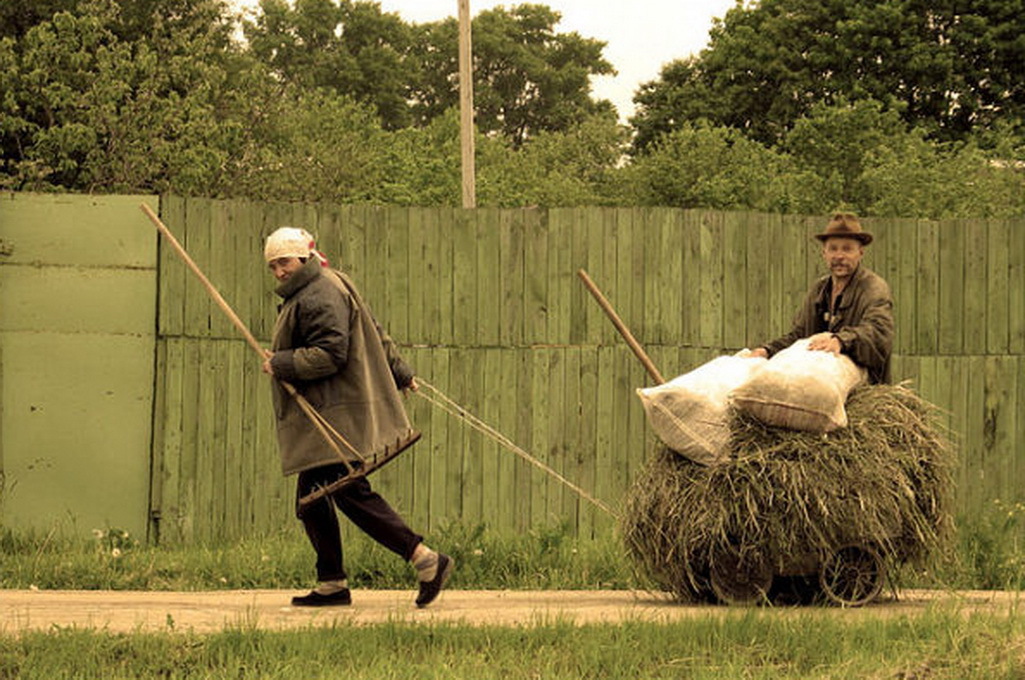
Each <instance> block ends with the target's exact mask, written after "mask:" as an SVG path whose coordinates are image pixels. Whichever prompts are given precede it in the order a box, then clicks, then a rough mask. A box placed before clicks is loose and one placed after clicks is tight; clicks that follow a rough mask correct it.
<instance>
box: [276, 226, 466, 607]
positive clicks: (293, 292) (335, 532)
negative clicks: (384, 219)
mask: <svg viewBox="0 0 1025 680" xmlns="http://www.w3.org/2000/svg"><path fill="white" fill-rule="evenodd" d="M264 257H265V259H266V261H267V265H268V267H270V270H271V273H272V274H273V275H274V277H275V278H276V279H277V280H278V287H277V289H276V291H275V292H276V293H277V294H278V295H279V296H281V298H282V299H283V302H282V304H281V306H280V308H279V313H278V318H277V321H276V323H275V325H274V339H273V343H272V351H269V352H267V355H266V356H267V358H266V360H265V361H264V364H263V371H264V372H265V373H268V374H270V375H272V376H274V377H275V378H278V379H280V380H281V381H285V382H288V383H290V384H292V386H293V387H294V388H295V389H296V391H297V392H298V393H299V394H301V395H302V396H303V397H305V398H306V400H307V401H309V403H310V404H311V405H312V406H313V408H315V409H316V410H317V412H318V413H319V414H320V416H322V417H323V418H324V419H325V420H326V421H327V422H328V423H329V424H330V425H331V427H332V428H334V430H336V431H337V432H338V433H339V434H340V435H342V437H344V439H345V441H346V442H347V444H348V445H350V446H352V448H353V449H355V450H356V451H359V452H360V454H361V455H367V454H371V453H375V452H377V451H378V450H379V449H380V448H381V447H383V446H385V445H386V444H393V445H394V443H395V442H396V441H399V440H402V438H404V437H408V436H409V435H410V433H412V428H411V427H410V424H409V420H408V418H407V416H406V412H405V409H404V408H403V405H402V399H401V396H400V394H399V390H403V391H404V390H416V380H415V378H414V376H413V371H412V370H411V369H410V368H409V366H407V365H406V364H405V362H403V361H402V359H401V358H399V356H398V354H397V353H396V352H395V348H394V345H393V343H392V341H391V338H389V337H388V335H387V334H386V333H385V332H384V331H383V330H382V329H381V327H380V326H379V325H378V324H377V322H376V321H375V320H374V318H373V316H372V315H371V314H370V310H369V309H368V308H367V306H366V305H365V304H364V302H363V300H362V298H361V297H360V295H359V292H358V291H357V290H356V289H355V287H354V286H353V284H352V282H351V281H350V280H349V279H348V277H346V276H345V275H344V274H342V273H341V272H339V271H336V270H333V269H330V268H329V267H328V264H327V260H326V259H324V258H323V256H322V255H321V254H320V253H319V252H317V251H316V250H315V246H314V243H313V238H312V237H311V236H310V234H309V233H307V232H306V231H304V230H302V229H296V228H292V227H282V228H280V229H278V230H277V231H275V232H274V233H273V234H271V235H270V236H269V237H268V238H267V242H266V246H265V248H264ZM274 411H275V416H276V418H277V430H278V444H279V448H280V452H281V462H282V469H283V471H284V473H285V474H286V475H288V474H298V476H299V477H298V484H297V489H296V494H297V495H296V514H297V516H298V517H299V519H300V521H302V523H303V527H304V528H305V530H306V535H307V537H308V538H309V540H310V543H311V544H312V546H313V549H314V551H315V552H316V555H317V582H318V583H317V586H316V587H315V588H314V589H313V590H312V592H310V593H309V594H308V595H304V596H300V597H294V598H292V604H293V605H295V606H306V607H310V606H324V605H347V604H351V602H352V599H351V594H350V591H349V583H348V580H347V577H346V573H345V569H344V567H343V563H342V540H341V534H340V531H339V526H338V516H337V514H336V513H335V507H337V508H338V509H339V510H341V511H342V512H343V513H344V514H345V515H346V516H347V517H348V518H349V519H350V520H352V522H353V523H354V524H356V526H358V527H359V528H360V529H361V530H363V531H364V532H365V533H367V534H368V535H369V536H370V537H372V538H373V539H374V540H376V541H377V542H379V543H380V544H381V545H383V546H384V547H386V548H388V549H389V550H391V551H392V552H394V553H396V554H397V555H399V556H400V557H402V558H403V559H404V560H406V561H408V562H411V563H412V564H413V566H414V567H415V569H416V574H417V579H418V580H419V583H420V591H419V594H418V595H417V598H416V605H417V606H418V607H426V606H427V605H428V604H430V603H431V602H432V601H433V600H434V599H435V598H436V597H437V596H438V593H439V592H440V591H441V589H442V587H443V586H444V585H445V582H446V580H447V579H448V577H449V574H450V573H451V571H452V566H453V562H452V560H451V558H449V557H448V556H447V555H444V554H442V553H438V552H435V551H433V550H431V549H430V548H428V547H427V546H426V545H425V544H424V542H423V538H422V537H421V536H420V535H418V534H416V533H415V532H413V530H412V529H410V528H409V527H408V526H407V525H406V523H405V521H404V520H403V519H402V517H400V516H399V514H398V513H397V512H395V510H393V509H392V507H391V506H390V505H389V504H388V503H387V501H385V500H384V499H383V498H382V497H381V496H380V495H379V494H377V493H376V492H374V491H373V490H372V489H371V487H370V482H369V481H368V480H367V478H366V477H365V476H360V477H358V478H357V479H356V480H355V481H352V482H351V483H349V484H347V485H345V486H343V487H341V488H340V489H337V490H335V491H333V492H331V493H330V494H328V495H327V496H325V497H323V498H320V499H318V500H316V501H313V502H312V503H309V504H306V505H300V504H299V502H298V499H300V498H303V497H305V496H307V495H309V494H311V493H313V492H314V491H316V490H317V489H323V488H324V487H327V486H328V485H330V484H331V483H332V482H335V481H337V480H338V479H340V478H342V477H344V476H346V474H347V473H348V472H349V468H348V467H347V466H346V465H345V463H343V462H341V461H340V460H339V457H338V452H337V451H336V450H334V449H332V447H331V446H329V445H328V443H327V441H326V440H325V439H324V437H323V435H322V434H321V433H320V432H319V431H318V429H317V428H316V427H315V426H314V425H313V423H312V422H311V420H310V419H309V417H308V416H307V414H305V413H304V412H303V411H302V410H301V408H300V407H299V404H298V402H297V401H296V399H294V398H293V397H291V396H290V395H289V394H288V393H287V392H286V391H285V389H284V387H283V386H282V384H281V383H280V382H279V381H278V380H275V381H274ZM343 453H344V454H345V455H347V456H351V457H350V458H349V465H352V466H356V467H358V466H359V464H360V463H359V459H358V458H357V457H356V456H355V455H352V454H349V453H348V452H344V451H343Z"/></svg>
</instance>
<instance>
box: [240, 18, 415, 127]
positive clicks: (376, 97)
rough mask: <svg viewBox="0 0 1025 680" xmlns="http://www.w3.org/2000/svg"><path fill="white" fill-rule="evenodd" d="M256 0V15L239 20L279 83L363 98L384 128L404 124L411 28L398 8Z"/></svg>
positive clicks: (412, 37) (255, 51) (409, 87)
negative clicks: (258, 9)
mask: <svg viewBox="0 0 1025 680" xmlns="http://www.w3.org/2000/svg"><path fill="white" fill-rule="evenodd" d="M260 6H261V9H262V12H261V13H260V14H258V15H257V17H256V20H255V21H247V22H245V26H244V31H245V36H246V38H247V40H248V41H249V45H250V47H251V49H252V52H253V54H254V55H255V56H256V58H257V59H259V60H260V61H261V62H262V63H264V64H266V65H267V66H268V67H269V68H270V70H271V71H272V72H273V73H274V74H275V75H276V76H278V77H279V78H280V79H281V80H282V81H283V82H285V83H288V84H291V85H294V86H296V87H297V88H300V89H303V90H307V91H314V90H317V89H321V88H323V89H327V90H330V91H332V92H333V93H335V94H336V95H338V96H345V97H351V98H353V99H356V100H358V101H361V102H365V103H367V104H369V105H370V106H371V107H372V108H373V109H374V110H376V112H377V114H378V116H379V118H380V123H381V125H382V127H384V128H385V129H388V130H394V129H399V128H403V127H406V126H407V125H409V123H410V122H411V119H412V118H411V113H410V110H409V107H408V105H407V101H408V100H409V98H410V96H411V91H412V88H413V85H414V83H415V82H416V81H417V77H416V72H415V65H414V62H413V61H412V60H411V59H410V58H409V52H410V49H411V46H412V45H413V44H414V42H415V31H414V29H413V27H411V26H409V25H407V24H405V23H404V22H403V21H402V20H401V19H400V18H399V16H398V15H397V14H393V13H390V14H385V13H383V12H382V11H381V7H380V5H379V4H377V3H375V2H360V1H356V2H351V1H350V0H342V1H341V2H339V3H338V4H335V2H334V1H333V0H297V1H296V2H295V3H293V4H289V3H287V2H285V0H262V2H261V5H260Z"/></svg>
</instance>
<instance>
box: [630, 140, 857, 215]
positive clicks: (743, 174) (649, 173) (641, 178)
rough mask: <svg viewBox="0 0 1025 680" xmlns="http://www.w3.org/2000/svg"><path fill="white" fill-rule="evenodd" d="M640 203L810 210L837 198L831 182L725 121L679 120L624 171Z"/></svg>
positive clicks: (818, 209) (828, 206)
mask: <svg viewBox="0 0 1025 680" xmlns="http://www.w3.org/2000/svg"><path fill="white" fill-rule="evenodd" d="M627 177H628V178H629V183H630V184H631V186H632V193H633V196H634V200H635V202H637V203H640V204H641V205H656V206H673V207H679V208H713V209H717V210H762V211H766V212H790V213H809V214H810V213H816V212H823V211H826V210H829V209H831V208H832V207H834V206H836V205H837V202H838V200H839V187H838V186H837V182H836V181H835V180H833V179H831V178H829V177H826V178H823V177H820V176H819V175H816V174H815V173H813V172H811V171H809V170H806V169H804V168H801V167H800V166H799V165H798V164H796V163H794V162H793V160H792V159H791V158H789V157H788V156H787V155H786V154H783V153H780V152H778V151H776V150H773V149H770V148H767V147H765V146H763V145H761V144H759V143H758V142H755V141H752V140H750V139H748V138H746V137H745V136H744V135H743V134H741V133H740V132H739V131H737V130H734V129H731V128H725V127H710V126H708V125H691V124H685V125H684V126H683V127H682V128H681V129H679V130H675V131H673V132H671V133H669V134H667V135H664V136H662V137H661V138H659V140H658V141H657V143H655V144H654V145H653V147H652V148H651V149H649V151H648V152H647V153H645V154H644V155H643V156H640V157H638V158H636V159H635V160H634V163H633V165H632V166H631V167H630V168H629V170H628V172H627Z"/></svg>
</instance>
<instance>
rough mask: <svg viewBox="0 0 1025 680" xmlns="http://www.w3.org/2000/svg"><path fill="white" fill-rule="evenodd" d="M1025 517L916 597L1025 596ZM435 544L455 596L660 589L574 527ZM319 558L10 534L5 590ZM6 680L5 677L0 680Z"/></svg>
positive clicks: (219, 575) (483, 532) (404, 583)
mask: <svg viewBox="0 0 1025 680" xmlns="http://www.w3.org/2000/svg"><path fill="white" fill-rule="evenodd" d="M1023 520H1025V505H1023V504H1020V503H1019V504H1015V505H1010V504H1006V503H1003V502H1000V501H995V502H994V503H992V504H991V506H990V508H989V509H988V511H987V512H985V513H982V514H981V515H980V516H977V517H976V518H975V519H973V520H970V521H969V520H964V519H960V520H958V522H957V527H958V529H957V533H956V541H955V546H954V549H953V552H952V554H951V555H949V556H948V558H947V559H945V560H938V561H937V564H938V566H937V567H936V568H934V569H932V570H930V571H920V572H917V573H908V574H905V575H903V577H902V578H901V580H900V582H901V583H902V584H903V585H906V586H909V587H925V588H947V587H949V588H959V589H966V588H967V589H1010V590H1017V589H1022V588H1025V550H1023V548H1025V545H1023V543H1022V530H1023V528H1025V527H1023V524H1025V522H1023ZM343 527H345V529H344V534H345V537H344V545H345V564H346V568H347V570H348V572H349V579H350V583H351V585H353V586H354V587H357V588H407V587H409V586H410V584H411V583H412V578H413V577H412V571H411V569H410V567H409V565H407V564H405V563H403V562H402V560H400V559H399V558H397V557H396V556H395V555H393V554H392V553H390V552H388V551H387V550H385V549H383V548H381V547H380V546H378V545H377V544H375V543H374V542H373V541H371V540H370V539H368V538H367V537H366V536H365V535H363V534H362V533H360V532H359V531H358V530H355V529H353V528H352V527H350V526H348V525H347V524H344V523H343ZM429 542H430V544H431V545H432V546H435V547H437V548H439V549H441V550H444V551H445V552H447V553H449V554H451V555H452V556H453V557H455V559H456V562H457V564H458V569H457V570H456V571H455V574H454V576H453V581H452V584H451V586H452V587H453V588H464V589H471V588H472V589H500V588H507V589H513V590H525V589H594V588H597V589H624V588H650V587H652V586H651V583H650V582H648V581H645V580H644V578H643V577H642V576H640V575H639V574H638V573H637V570H636V564H635V563H634V561H633V560H631V559H630V558H629V557H628V556H627V555H626V551H625V548H624V547H623V543H622V541H621V540H620V538H619V537H618V536H616V535H613V534H608V535H605V536H601V537H599V538H596V539H593V540H592V539H577V538H574V537H573V536H571V534H570V532H569V530H568V528H567V527H565V526H561V525H554V526H548V527H541V528H538V529H535V530H533V531H530V532H528V533H527V534H524V535H521V536H506V535H500V534H497V533H495V532H493V531H490V530H489V529H488V528H487V527H486V526H484V525H467V524H461V523H452V524H449V525H447V526H443V527H442V528H441V529H439V530H438V531H437V532H435V533H434V535H432V536H430V537H429ZM313 579H314V570H313V552H312V550H311V548H310V547H309V545H308V544H307V542H306V538H305V536H304V535H303V533H302V530H301V529H300V528H299V526H298V525H296V527H295V528H294V529H293V530H288V531H282V532H280V533H274V534H270V535H264V536H255V537H251V538H247V539H243V540H240V541H237V542H234V543H230V544H226V545H217V546H214V545H205V546H204V545H200V546H174V545H163V546H147V545H142V544H140V543H138V542H137V541H136V540H135V539H134V537H131V536H124V535H123V533H122V532H118V531H117V530H113V529H112V530H107V531H104V532H99V535H97V536H96V537H95V538H93V539H89V540H86V539H81V538H69V537H68V536H66V535H62V534H61V533H60V532H59V531H52V532H48V533H46V534H25V533H16V532H12V531H10V530H0V588H29V587H32V586H35V587H38V588H45V589H114V590H209V589H238V588H289V589H293V588H303V587H306V586H308V585H310V584H311V582H312V580H313ZM0 678H2V676H0Z"/></svg>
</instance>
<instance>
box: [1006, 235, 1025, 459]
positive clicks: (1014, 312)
mask: <svg viewBox="0 0 1025 680" xmlns="http://www.w3.org/2000/svg"><path fill="white" fill-rule="evenodd" d="M1007 229H1008V233H1009V240H1010V248H1009V250H1010V261H1009V263H1008V276H1007V294H1008V300H1007V303H1008V323H1007V325H1008V329H1007V330H1008V351H1009V352H1010V353H1012V354H1017V355H1018V356H1021V355H1022V354H1025V228H1023V227H1022V225H1021V224H1020V223H1017V222H1010V223H1008V225H1007ZM1022 403H1025V402H1022ZM1019 441H1025V439H1021V440H1019Z"/></svg>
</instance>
